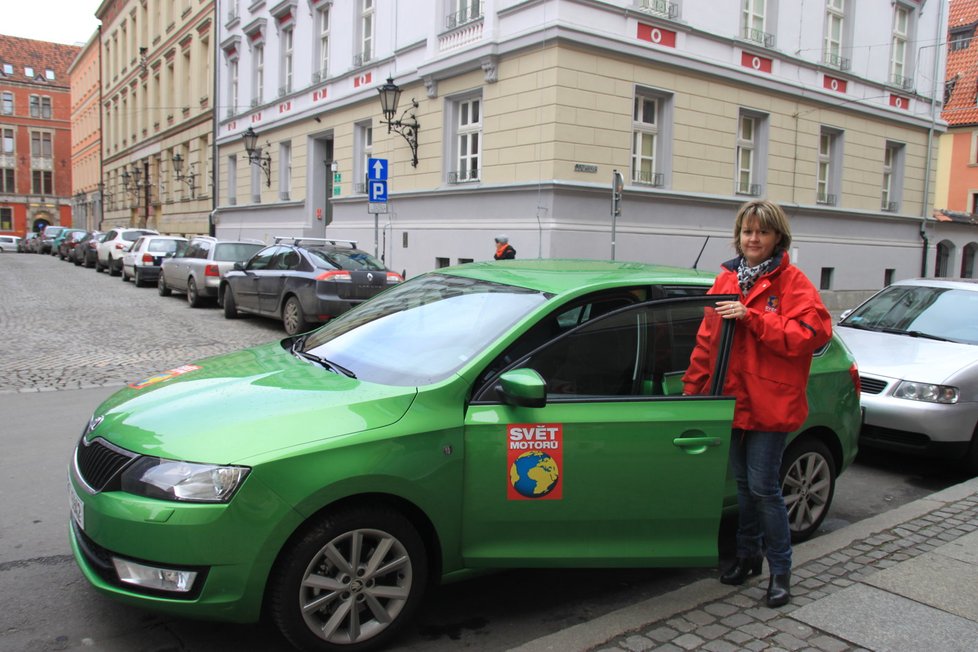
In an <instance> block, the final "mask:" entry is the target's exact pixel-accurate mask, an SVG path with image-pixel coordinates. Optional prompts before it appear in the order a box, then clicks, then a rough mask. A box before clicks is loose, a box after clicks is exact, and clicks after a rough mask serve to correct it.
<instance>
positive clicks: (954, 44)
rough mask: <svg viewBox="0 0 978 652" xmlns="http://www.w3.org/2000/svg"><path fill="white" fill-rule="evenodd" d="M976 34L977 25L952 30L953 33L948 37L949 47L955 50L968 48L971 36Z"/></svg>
mask: <svg viewBox="0 0 978 652" xmlns="http://www.w3.org/2000/svg"><path fill="white" fill-rule="evenodd" d="M974 34H975V26H974V25H970V26H968V27H966V28H964V29H956V30H951V35H950V36H949V37H948V43H947V46H948V49H950V50H951V51H954V50H966V49H967V48H968V46H970V45H971V37H972V36H974Z"/></svg>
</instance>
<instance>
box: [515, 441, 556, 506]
mask: <svg viewBox="0 0 978 652" xmlns="http://www.w3.org/2000/svg"><path fill="white" fill-rule="evenodd" d="M559 480H560V469H559V468H557V461H556V460H555V459H554V458H552V457H551V456H550V455H548V454H547V453H544V452H542V451H529V452H527V453H523V454H522V455H520V456H519V457H517V458H516V459H515V460H514V461H513V464H512V465H511V466H510V467H509V482H510V484H511V485H513V489H515V490H516V492H517V493H519V494H520V495H521V496H523V497H524V498H542V497H544V496H546V495H547V494H549V493H550V492H551V491H553V490H554V488H556V486H557V482H558V481H559Z"/></svg>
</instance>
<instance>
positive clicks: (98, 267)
mask: <svg viewBox="0 0 978 652" xmlns="http://www.w3.org/2000/svg"><path fill="white" fill-rule="evenodd" d="M103 271H105V266H104V265H103V264H102V261H100V260H99V259H98V258H96V259H95V272H96V273H100V272H103Z"/></svg>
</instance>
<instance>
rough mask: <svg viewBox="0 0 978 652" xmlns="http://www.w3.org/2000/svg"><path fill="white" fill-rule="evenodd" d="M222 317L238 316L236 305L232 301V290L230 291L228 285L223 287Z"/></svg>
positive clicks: (232, 317) (234, 317) (231, 317)
mask: <svg viewBox="0 0 978 652" xmlns="http://www.w3.org/2000/svg"><path fill="white" fill-rule="evenodd" d="M224 317H225V319H237V318H238V306H237V304H235V303H234V292H232V291H231V286H230V285H229V286H227V287H226V288H224Z"/></svg>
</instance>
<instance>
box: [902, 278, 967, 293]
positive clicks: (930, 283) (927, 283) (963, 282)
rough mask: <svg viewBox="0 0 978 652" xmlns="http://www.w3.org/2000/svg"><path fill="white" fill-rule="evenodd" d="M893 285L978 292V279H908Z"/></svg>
mask: <svg viewBox="0 0 978 652" xmlns="http://www.w3.org/2000/svg"><path fill="white" fill-rule="evenodd" d="M891 285H915V286H924V287H932V288H948V289H952V290H970V291H971V292H978V279H973V278H907V279H903V280H902V281H896V282H894V283H892V284H891Z"/></svg>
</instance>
